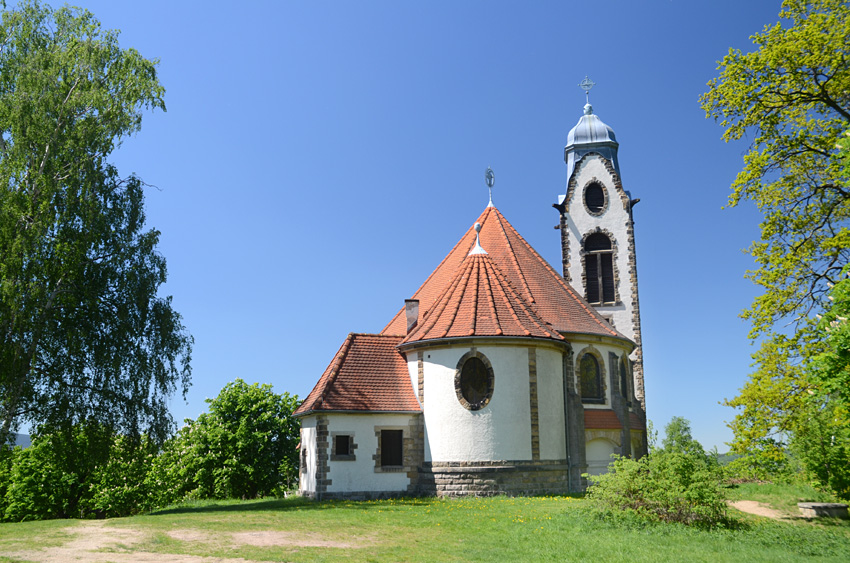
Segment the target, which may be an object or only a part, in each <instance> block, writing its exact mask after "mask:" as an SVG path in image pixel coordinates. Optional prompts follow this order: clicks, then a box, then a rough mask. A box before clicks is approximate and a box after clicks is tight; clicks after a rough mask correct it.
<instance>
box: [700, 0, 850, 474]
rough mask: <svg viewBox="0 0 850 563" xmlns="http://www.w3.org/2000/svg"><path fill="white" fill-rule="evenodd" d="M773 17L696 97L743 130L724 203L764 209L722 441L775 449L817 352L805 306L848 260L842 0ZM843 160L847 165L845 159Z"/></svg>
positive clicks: (798, 5) (818, 1) (800, 2)
mask: <svg viewBox="0 0 850 563" xmlns="http://www.w3.org/2000/svg"><path fill="white" fill-rule="evenodd" d="M780 17H781V18H783V19H784V21H783V22H780V23H777V24H775V25H769V26H766V27H765V29H764V31H762V32H761V33H757V34H755V35H754V36H753V37H752V39H753V42H754V44H755V45H756V47H757V49H756V50H755V51H753V52H751V53H746V54H744V53H742V52H741V51H739V50H735V49H732V50H730V51H729V53H728V54H727V55H726V57H725V58H724V59H723V60H722V61H721V62H720V66H719V67H718V68H719V70H720V76H719V77H718V78H716V79H714V80H712V81H711V82H709V84H708V85H709V91H708V92H707V93H706V94H704V95H703V96H702V97H701V99H700V101H701V104H702V107H703V109H704V110H705V111H706V113H707V115H708V116H711V117H714V118H715V120H717V121H719V122H720V125H721V126H722V127H724V128H725V132H724V135H723V138H724V139H725V140H726V141H732V140H738V139H742V138H744V137H746V138H748V139H751V140H752V141H751V145H750V149H749V152H748V153H747V154H746V155H745V156H744V168H743V170H742V171H741V172H740V173H739V174H738V176H737V178H736V179H735V182H734V183H733V184H732V194H731V195H730V198H729V204H730V205H731V206H735V205H737V204H739V203H740V202H742V201H751V202H753V203H754V204H755V205H756V206H757V207H758V208H759V210H760V211H761V212H762V213H763V216H764V218H763V221H762V223H761V240H760V241H758V242H756V243H754V244H753V245H752V247H751V248H750V252H751V253H752V255H753V257H754V258H755V260H756V263H757V265H758V267H757V268H756V269H755V270H754V271H751V272H749V273H748V277H749V278H750V279H752V280H753V281H754V282H755V283H756V284H757V285H759V286H760V288H761V289H762V294H761V295H759V296H758V297H757V298H756V299H755V301H754V302H753V304H752V306H751V307H750V308H749V309H747V310H745V311H744V313H743V316H744V317H745V318H747V319H749V320H750V321H751V323H752V330H751V332H750V336H751V338H753V339H754V340H759V341H760V342H761V344H760V349H759V350H758V352H757V353H756V354H755V355H754V359H755V362H756V371H755V372H754V373H753V374H752V375H751V377H750V379H749V381H748V382H747V383H746V385H745V386H744V387H743V389H742V390H741V393H740V395H739V396H738V397H736V398H734V399H732V400H728V401H727V402H726V404H727V405H729V406H732V407H735V408H737V409H740V410H739V412H738V414H737V415H736V417H735V420H734V421H733V422H732V424H731V425H730V426H731V427H732V429H733V430H734V432H735V441H734V443H733V448H734V449H735V451H738V452H741V453H744V452H747V451H758V452H761V453H763V454H764V455H765V456H768V457H770V456H774V457H777V456H780V455H781V452H782V451H783V449H784V446H785V443H786V439H785V437H786V436H788V435H792V434H793V432H794V431H795V428H798V427H799V422H800V421H799V417H798V414H799V413H800V412H802V406H803V403H805V402H806V400H807V398H808V397H809V396H810V392H812V383H811V381H810V380H809V379H810V378H809V374H808V372H807V371H806V369H804V367H805V366H804V364H805V362H806V360H807V359H808V358H811V357H813V356H814V355H816V354H818V353H819V352H821V351H822V348H823V342H822V338H821V336H820V335H819V333H818V329H817V318H816V315H817V314H818V313H820V312H822V311H824V309H825V308H826V305H827V299H826V293H827V292H828V290H829V287H830V284H834V283H836V282H837V281H838V279H839V276H840V272H841V269H842V268H843V267H844V265H845V264H847V263H848V262H850V228H848V226H850V188H848V177H847V175H846V171H845V170H844V168H843V167H844V166H846V164H842V161H843V159H842V157H841V154H840V151H839V150H838V146H837V145H836V141H837V140H838V139H839V138H840V137H841V135H842V134H843V133H844V132H845V131H846V130H847V128H848V125H850V58H848V54H850V6H848V4H847V3H846V2H845V1H843V0H785V1H784V2H783V3H782V10H781V12H780ZM843 162H845V163H846V160H844V161H843Z"/></svg>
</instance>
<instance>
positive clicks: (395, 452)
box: [381, 430, 404, 467]
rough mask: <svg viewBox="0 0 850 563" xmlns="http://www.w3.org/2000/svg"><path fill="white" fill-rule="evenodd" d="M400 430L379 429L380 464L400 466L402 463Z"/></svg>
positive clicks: (401, 435)
mask: <svg viewBox="0 0 850 563" xmlns="http://www.w3.org/2000/svg"><path fill="white" fill-rule="evenodd" d="M402 437H403V434H402V431H401V430H381V465H382V466H384V467H386V466H393V465H395V466H401V465H403V464H404V455H403V454H402Z"/></svg>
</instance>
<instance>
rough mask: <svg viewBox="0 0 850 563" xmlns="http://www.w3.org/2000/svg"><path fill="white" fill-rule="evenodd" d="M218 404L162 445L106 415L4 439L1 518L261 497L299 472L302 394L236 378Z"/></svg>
mask: <svg viewBox="0 0 850 563" xmlns="http://www.w3.org/2000/svg"><path fill="white" fill-rule="evenodd" d="M208 402H209V403H210V412H209V413H204V414H202V415H201V416H199V417H198V420H197V421H188V424H187V426H186V427H184V428H183V429H181V430H180V432H178V434H177V436H175V437H174V438H173V439H171V440H169V441H167V442H166V443H165V444H164V445H163V446H162V448H161V449H160V448H158V447H157V446H156V444H154V443H153V442H152V441H151V440H149V439H148V438H147V437H145V436H141V437H138V438H137V439H135V440H133V439H131V438H130V437H128V436H124V435H121V434H116V433H115V432H113V431H112V430H111V429H110V428H108V427H106V426H103V425H97V424H76V425H73V426H70V427H66V428H62V429H53V428H42V429H41V430H40V432H38V433H37V434H36V435H35V436H34V437H33V441H32V446H30V447H29V448H27V449H24V450H22V449H20V448H15V449H11V448H9V447H8V446H5V445H0V521H22V520H43V519H48V518H91V517H96V518H102V517H113V516H126V515H130V514H136V513H139V512H144V511H147V510H150V509H152V508H157V507H161V506H166V505H168V504H171V503H174V502H177V501H180V500H183V499H184V498H231V497H236V498H239V497H241V498H256V497H258V496H266V495H271V494H276V493H277V492H279V491H280V490H283V489H285V488H286V487H288V486H289V485H290V484H291V483H292V482H293V480H294V479H295V478H296V477H297V472H298V457H297V451H296V449H295V446H296V444H297V442H298V438H299V424H298V421H297V420H296V419H294V418H292V413H293V411H294V410H295V409H296V408H297V406H298V398H297V397H295V396H290V395H289V394H288V393H283V394H282V395H278V394H276V393H273V392H272V388H271V386H270V385H258V384H254V385H248V384H246V383H245V382H244V381H242V380H241V379H237V380H236V381H235V382H233V383H230V384H228V385H227V386H225V388H224V389H222V391H221V393H220V394H219V396H218V397H216V398H215V399H213V400H209V401H208Z"/></svg>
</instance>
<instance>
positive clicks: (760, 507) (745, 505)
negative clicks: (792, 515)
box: [729, 500, 789, 520]
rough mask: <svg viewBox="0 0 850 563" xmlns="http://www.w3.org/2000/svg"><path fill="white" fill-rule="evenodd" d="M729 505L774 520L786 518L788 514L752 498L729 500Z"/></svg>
mask: <svg viewBox="0 0 850 563" xmlns="http://www.w3.org/2000/svg"><path fill="white" fill-rule="evenodd" d="M729 506H731V507H732V508H736V509H738V510H740V511H741V512H747V513H749V514H755V515H757V516H765V517H767V518H773V519H774V520H787V519H788V518H789V516H788V515H787V514H785V513H783V512H779V511H778V510H774V509H773V508H770V507H769V506H768V505H766V504H764V503H761V502H756V501H754V500H736V501H735V502H731V501H730V502H729Z"/></svg>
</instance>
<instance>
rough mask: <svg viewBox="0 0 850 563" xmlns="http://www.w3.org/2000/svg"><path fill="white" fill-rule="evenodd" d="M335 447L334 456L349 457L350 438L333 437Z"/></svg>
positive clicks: (343, 436)
mask: <svg viewBox="0 0 850 563" xmlns="http://www.w3.org/2000/svg"><path fill="white" fill-rule="evenodd" d="M334 441H335V442H336V446H335V447H334V454H336V455H351V436H345V435H339V434H337V435H336V436H335V437H334Z"/></svg>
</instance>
